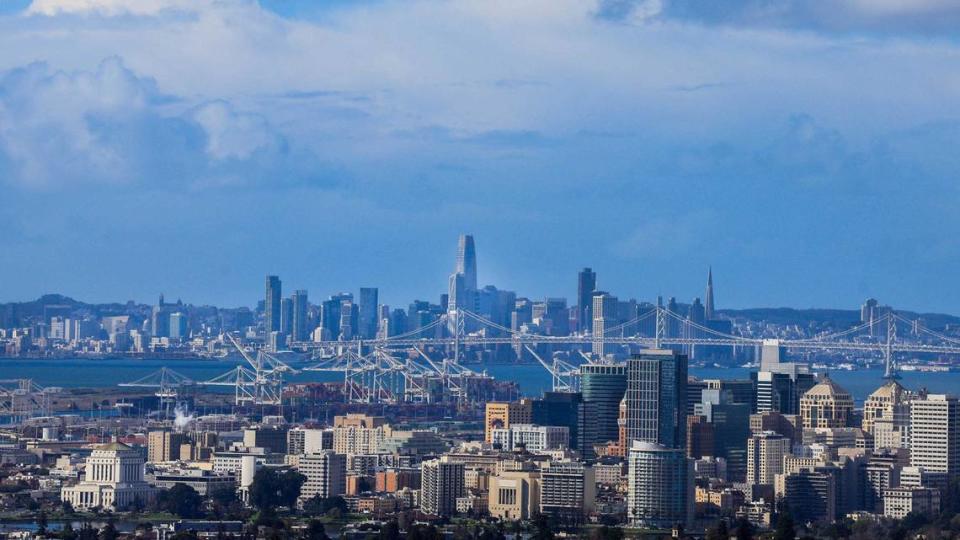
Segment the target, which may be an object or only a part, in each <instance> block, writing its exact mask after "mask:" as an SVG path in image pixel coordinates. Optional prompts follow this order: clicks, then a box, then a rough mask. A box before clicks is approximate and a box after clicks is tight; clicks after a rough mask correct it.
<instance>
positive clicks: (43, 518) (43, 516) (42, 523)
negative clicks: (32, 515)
mask: <svg viewBox="0 0 960 540" xmlns="http://www.w3.org/2000/svg"><path fill="white" fill-rule="evenodd" d="M37 534H38V535H40V536H46V535H47V513H46V512H45V511H43V510H40V513H39V514H37Z"/></svg>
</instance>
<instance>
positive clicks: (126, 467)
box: [60, 442, 155, 510]
mask: <svg viewBox="0 0 960 540" xmlns="http://www.w3.org/2000/svg"><path fill="white" fill-rule="evenodd" d="M154 495H155V490H154V488H153V486H151V485H150V484H148V483H146V482H145V481H144V480H143V456H141V455H140V452H137V451H136V450H134V449H133V448H130V447H129V446H127V445H125V444H122V443H118V442H112V443H107V444H103V445H100V446H98V447H96V448H94V450H93V452H91V453H90V457H88V458H87V465H86V470H85V474H84V479H83V481H82V482H80V483H79V484H77V485H75V486H68V487H64V488H63V489H62V490H61V491H60V498H61V500H63V501H64V502H68V503H70V505H71V506H73V508H74V509H76V510H88V509H91V508H104V509H107V508H109V509H112V510H125V509H127V508H129V507H130V506H132V505H134V504H135V503H137V502H138V501H139V503H141V504H146V503H148V502H149V501H150V500H151V499H153V497H154Z"/></svg>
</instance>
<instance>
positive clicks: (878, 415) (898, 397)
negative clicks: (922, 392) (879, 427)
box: [861, 380, 910, 433]
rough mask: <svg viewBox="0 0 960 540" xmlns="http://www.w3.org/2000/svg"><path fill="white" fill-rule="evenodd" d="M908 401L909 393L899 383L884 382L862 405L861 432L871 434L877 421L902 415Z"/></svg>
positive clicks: (892, 381)
mask: <svg viewBox="0 0 960 540" xmlns="http://www.w3.org/2000/svg"><path fill="white" fill-rule="evenodd" d="M909 399H910V393H909V392H907V389H906V388H904V387H903V386H902V385H901V384H900V383H898V382H897V381H894V380H890V381H887V382H885V383H884V384H883V385H882V386H881V387H880V388H877V389H876V390H874V391H873V393H871V394H870V396H868V397H867V400H866V401H865V402H864V403H863V422H862V424H861V427H862V428H863V431H865V432H867V433H873V428H874V425H875V424H876V422H877V420H880V421H883V420H884V419H889V420H892V419H893V418H894V417H895V416H897V415H898V414H903V412H904V409H905V408H906V407H905V405H906V403H907V401H908V400H909ZM907 410H909V409H907Z"/></svg>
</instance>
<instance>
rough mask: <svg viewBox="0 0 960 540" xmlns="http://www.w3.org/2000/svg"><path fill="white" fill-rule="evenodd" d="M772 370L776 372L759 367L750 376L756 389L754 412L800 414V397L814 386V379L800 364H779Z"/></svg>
mask: <svg viewBox="0 0 960 540" xmlns="http://www.w3.org/2000/svg"><path fill="white" fill-rule="evenodd" d="M774 369H777V371H770V370H764V369H763V368H762V367H761V371H759V372H753V373H751V374H750V377H751V378H752V379H753V381H754V383H755V384H756V388H757V398H756V407H755V410H756V412H758V413H764V412H769V411H776V412H779V413H781V414H788V415H789V414H800V396H802V395H803V394H804V393H806V391H807V390H809V389H811V388H813V387H814V385H816V383H817V381H816V378H815V377H814V375H813V374H812V373H809V372H808V371H807V368H806V366H802V365H800V364H793V363H789V364H783V363H781V364H778V365H777V366H775V368H774Z"/></svg>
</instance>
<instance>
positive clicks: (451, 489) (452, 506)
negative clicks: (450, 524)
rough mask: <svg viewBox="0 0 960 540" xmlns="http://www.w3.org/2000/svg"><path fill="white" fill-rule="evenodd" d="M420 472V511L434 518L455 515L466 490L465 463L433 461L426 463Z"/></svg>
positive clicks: (422, 465) (442, 460)
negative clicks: (458, 499)
mask: <svg viewBox="0 0 960 540" xmlns="http://www.w3.org/2000/svg"><path fill="white" fill-rule="evenodd" d="M420 470H421V481H420V482H421V484H420V509H421V510H422V511H423V512H424V513H425V514H430V515H434V516H451V515H453V514H455V513H456V511H457V498H458V497H463V494H464V490H465V486H464V481H465V478H464V465H463V463H453V462H449V461H445V460H444V459H442V458H441V459H432V460H429V461H424V462H423V463H422V464H421V469H420Z"/></svg>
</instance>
